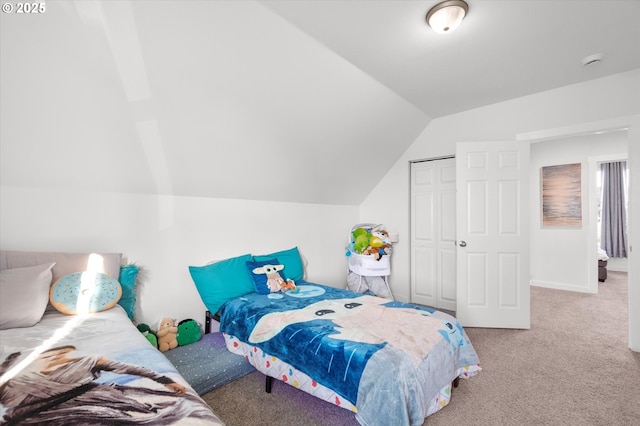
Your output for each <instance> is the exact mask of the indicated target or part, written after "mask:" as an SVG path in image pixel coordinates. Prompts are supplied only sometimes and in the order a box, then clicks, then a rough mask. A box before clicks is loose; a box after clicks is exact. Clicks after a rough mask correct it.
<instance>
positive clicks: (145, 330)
mask: <svg viewBox="0 0 640 426" xmlns="http://www.w3.org/2000/svg"><path fill="white" fill-rule="evenodd" d="M138 330H139V331H140V333H142V335H143V336H144V337H146V339H147V340H148V341H149V343H151V345H153V347H154V348H156V349H158V336H156V333H154V332H153V330H152V329H151V327H149V326H148V325H147V324H144V323H141V324H138Z"/></svg>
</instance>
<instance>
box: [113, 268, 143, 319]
mask: <svg viewBox="0 0 640 426" xmlns="http://www.w3.org/2000/svg"><path fill="white" fill-rule="evenodd" d="M139 271H140V267H138V266H137V265H133V264H131V265H124V266H121V267H120V275H119V277H118V281H120V285H121V286H122V297H121V298H120V300H119V301H118V305H120V306H122V307H123V308H124V310H125V311H126V312H127V315H128V316H129V319H130V320H131V321H133V320H134V318H135V316H136V285H137V283H138V282H137V278H138V272H139Z"/></svg>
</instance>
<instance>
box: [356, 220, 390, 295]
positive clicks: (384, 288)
mask: <svg viewBox="0 0 640 426" xmlns="http://www.w3.org/2000/svg"><path fill="white" fill-rule="evenodd" d="M358 229H363V230H364V231H365V232H366V234H363V231H358V233H360V234H362V235H367V236H368V238H369V240H368V241H367V246H366V247H361V246H362V241H364V238H365V237H361V238H362V240H358V238H357V236H356V235H355V233H356V230H358ZM378 240H380V241H378ZM370 244H371V245H373V247H372V246H371V245H370ZM363 248H364V249H365V252H363V253H358V251H359V250H360V249H363ZM367 248H368V250H366V249H367ZM376 250H377V252H376V253H375V254H371V253H369V252H370V251H376ZM346 255H347V264H348V267H347V286H348V287H349V290H351V291H355V292H357V293H365V292H369V293H373V294H374V295H376V296H380V297H384V298H386V299H391V300H393V294H392V293H391V288H390V287H389V280H388V277H389V275H391V260H390V258H391V240H390V238H389V234H388V232H387V230H386V229H385V228H384V226H383V225H380V224H375V223H359V224H357V225H354V226H353V227H352V228H351V232H349V246H348V248H347V253H346Z"/></svg>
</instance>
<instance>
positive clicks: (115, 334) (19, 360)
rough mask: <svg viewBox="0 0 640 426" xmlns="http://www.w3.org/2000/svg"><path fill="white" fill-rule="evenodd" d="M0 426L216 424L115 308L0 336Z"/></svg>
mask: <svg viewBox="0 0 640 426" xmlns="http://www.w3.org/2000/svg"><path fill="white" fill-rule="evenodd" d="M0 362H2V364H1V365H0V418H1V420H0V423H1V424H7V425H13V424H21V425H24V424H47V425H76V424H77V425H86V424H105V423H108V424H121V425H141V424H142V425H169V424H190V425H191V424H195V425H199V424H203V425H205V424H207V425H222V424H223V423H222V421H220V419H219V418H218V417H217V416H216V415H215V414H214V413H213V412H212V411H211V409H210V408H209V407H208V406H207V405H206V403H205V402H204V401H203V400H202V399H200V397H199V396H198V395H197V394H196V393H195V391H194V390H193V389H192V388H190V387H189V385H188V384H187V383H186V381H185V380H184V379H183V378H182V377H181V376H180V375H179V374H178V372H177V371H176V369H175V368H174V367H173V365H172V364H171V363H170V362H169V361H168V360H167V358H165V357H164V355H162V354H161V353H160V352H159V351H158V350H157V349H155V348H154V347H152V346H151V345H150V344H149V342H148V341H147V340H146V339H145V338H144V336H142V334H141V333H140V332H139V331H138V330H137V329H136V327H135V326H134V325H133V324H132V323H131V321H130V320H129V318H128V317H127V314H126V312H125V311H124V310H123V309H122V308H121V307H120V306H116V307H114V308H112V309H110V310H108V311H104V312H99V313H95V314H88V315H78V316H69V315H64V314H61V313H59V312H57V311H54V310H51V311H48V312H47V313H45V315H44V317H43V318H42V320H41V321H40V322H39V323H38V324H36V325H34V326H32V327H26V328H15V329H9V330H2V331H0Z"/></svg>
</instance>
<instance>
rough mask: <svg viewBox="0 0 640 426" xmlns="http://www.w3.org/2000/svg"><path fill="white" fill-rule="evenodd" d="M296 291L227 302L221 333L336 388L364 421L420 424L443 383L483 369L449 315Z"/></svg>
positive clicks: (318, 289)
mask: <svg viewBox="0 0 640 426" xmlns="http://www.w3.org/2000/svg"><path fill="white" fill-rule="evenodd" d="M298 289H299V291H298V293H285V294H279V293H272V294H269V295H260V294H248V295H245V296H242V297H239V298H236V299H233V300H230V301H228V302H227V303H226V304H225V305H223V306H222V308H221V321H220V330H221V331H223V332H224V333H227V334H228V335H231V336H234V337H235V338H237V339H238V340H240V341H241V342H244V343H246V344H249V345H253V346H255V347H257V348H260V349H261V351H262V353H265V354H269V355H272V356H275V357H277V358H278V359H280V360H282V361H284V362H287V363H289V364H290V365H291V366H293V367H294V368H296V369H298V370H300V371H302V372H304V373H305V374H307V375H309V376H310V377H312V378H313V379H314V380H316V381H317V382H318V383H320V384H322V385H323V386H326V387H327V388H329V389H331V390H333V391H335V392H336V393H337V394H339V395H340V396H342V398H344V399H345V400H347V401H349V402H351V403H352V404H353V405H355V407H357V411H358V414H357V418H358V420H359V421H360V422H361V423H362V424H367V425H373V424H422V423H423V420H424V417H425V416H426V415H427V410H426V407H427V406H429V404H430V403H431V402H432V399H433V397H434V396H435V395H438V393H439V392H440V390H441V389H442V388H443V387H445V386H448V385H449V384H450V383H451V381H452V380H453V379H455V378H456V377H458V376H464V377H471V376H472V375H474V374H475V373H476V372H477V371H479V370H480V367H479V365H478V364H479V361H478V357H477V355H476V353H475V350H474V349H473V346H472V345H471V342H470V341H469V339H468V337H467V336H466V333H465V332H464V330H463V328H462V327H461V326H460V324H459V323H458V322H457V320H456V319H455V318H453V317H451V316H450V315H447V314H445V313H443V312H439V311H436V310H433V309H429V308H425V307H419V306H416V305H411V304H406V303H402V302H397V301H389V300H387V299H383V298H379V297H375V296H369V295H363V294H360V293H354V292H351V291H347V290H342V289H336V288H333V287H328V286H324V285H320V284H315V283H307V282H299V283H298ZM408 391H409V392H408ZM390 395H392V396H395V395H397V396H398V398H395V397H391V398H390ZM405 399H408V401H407V400H405ZM412 399H413V401H411V400H412ZM381 406H385V410H384V411H385V413H386V415H388V418H385V416H381V415H380V410H379V407H381ZM387 407H390V409H389V410H387ZM385 422H386V423H385Z"/></svg>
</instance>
